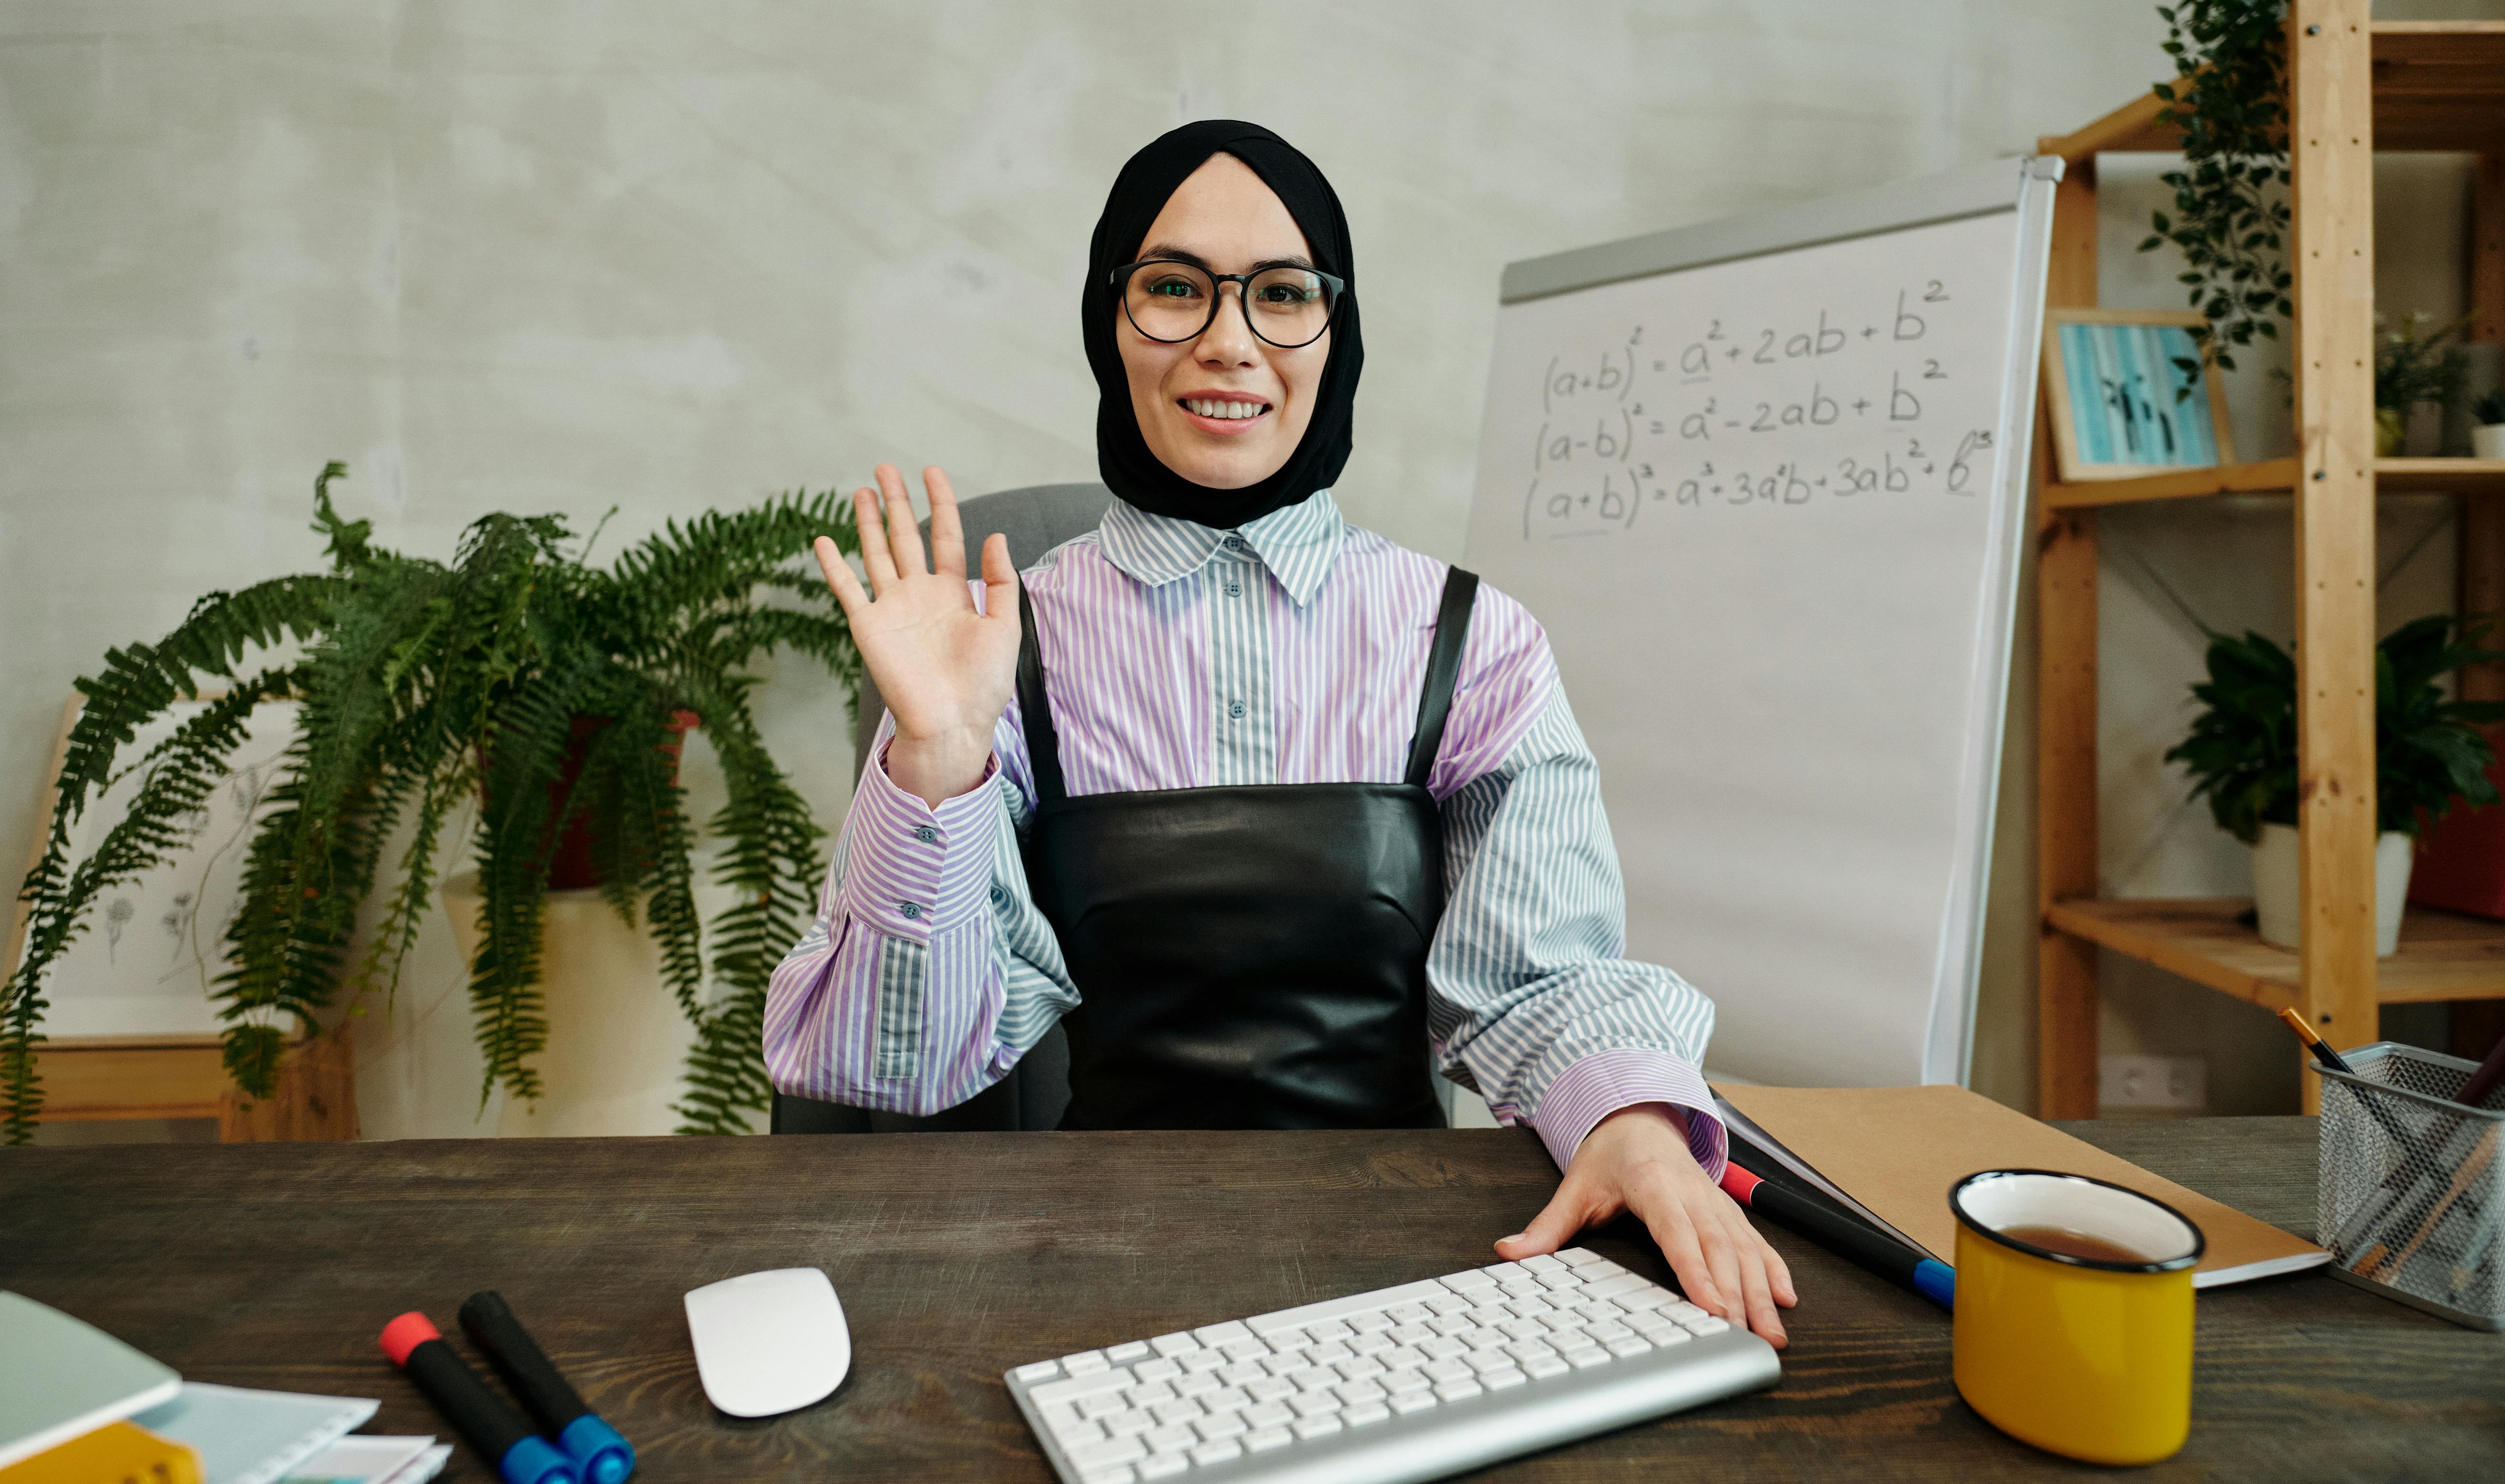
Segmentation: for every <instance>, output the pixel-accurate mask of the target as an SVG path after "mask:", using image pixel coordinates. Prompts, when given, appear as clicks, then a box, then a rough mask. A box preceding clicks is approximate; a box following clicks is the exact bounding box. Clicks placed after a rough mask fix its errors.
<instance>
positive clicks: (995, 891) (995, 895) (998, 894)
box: [992, 886, 1008, 901]
mask: <svg viewBox="0 0 2505 1484" xmlns="http://www.w3.org/2000/svg"><path fill="white" fill-rule="evenodd" d="M1007 895H1008V893H1006V892H1005V891H1002V890H1001V889H1000V888H999V887H997V886H996V887H993V888H992V900H993V901H1000V900H1001V899H1003V898H1005V897H1006V896H1007Z"/></svg>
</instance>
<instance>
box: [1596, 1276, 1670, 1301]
mask: <svg viewBox="0 0 2505 1484" xmlns="http://www.w3.org/2000/svg"><path fill="white" fill-rule="evenodd" d="M1651 1287H1652V1285H1651V1284H1650V1283H1648V1282H1646V1281H1645V1280H1643V1279H1641V1278H1639V1277H1637V1276H1636V1275H1635V1274H1633V1273H1620V1274H1618V1275H1616V1276H1615V1277H1611V1278H1604V1279H1602V1280H1601V1281H1600V1282H1598V1283H1587V1284H1585V1285H1583V1288H1582V1290H1581V1291H1582V1295H1583V1296H1584V1297H1585V1298H1615V1297H1617V1296H1618V1295H1619V1294H1621V1293H1640V1292H1641V1291H1643V1290H1645V1289H1648V1288H1651Z"/></svg>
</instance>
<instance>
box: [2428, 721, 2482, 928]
mask: <svg viewBox="0 0 2505 1484" xmlns="http://www.w3.org/2000/svg"><path fill="white" fill-rule="evenodd" d="M2487 741H2488V743H2489V745H2490V746H2493V747H2495V748H2496V750H2497V759H2496V760H2495V761H2494V762H2491V763H2489V764H2488V766H2487V781H2488V782H2490V783H2493V784H2495V785H2497V786H2498V787H2499V788H2505V726H2492V727H2489V728H2487ZM2410 901H2416V902H2421V903H2423V904H2425V905H2427V906H2431V907H2444V908H2446V909H2448V910H2450V911H2454V912H2469V913H2473V914H2475V915H2477V916H2480V917H2499V918H2505V804H2490V805H2489V806H2487V808H2485V809H2468V808H2457V809H2454V810H2453V811H2452V813H2450V814H2448V815H2446V816H2445V817H2444V819H2443V821H2442V822H2441V823H2439V824H2438V825H2436V826H2435V827H2434V828H2433V829H2431V830H2427V831H2426V832H2425V833H2424V834H2422V835H2420V836H2419V837H2418V860H2417V867H2416V868H2415V869H2414V870H2413V871H2411V873H2410Z"/></svg>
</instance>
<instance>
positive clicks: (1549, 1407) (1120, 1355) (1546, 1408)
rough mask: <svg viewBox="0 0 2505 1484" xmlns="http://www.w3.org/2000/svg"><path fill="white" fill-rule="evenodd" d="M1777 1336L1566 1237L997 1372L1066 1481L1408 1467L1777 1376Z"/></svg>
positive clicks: (1697, 1400)
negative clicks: (1421, 1278) (1568, 1243)
mask: <svg viewBox="0 0 2505 1484" xmlns="http://www.w3.org/2000/svg"><path fill="white" fill-rule="evenodd" d="M1781 1378H1782V1364H1781V1363H1780V1362H1779V1361H1778V1360H1776V1359H1775V1351H1774V1347H1773V1346H1771V1345H1768V1344H1767V1343H1766V1342H1765V1341H1763V1340H1761V1339H1759V1338H1757V1337H1756V1336H1755V1335H1753V1334H1750V1333H1749V1332H1748V1331H1747V1330H1746V1329H1743V1328H1738V1327H1735V1326H1734V1325H1730V1324H1728V1323H1726V1322H1724V1321H1722V1320H1719V1319H1715V1318H1714V1317H1712V1316H1711V1315H1710V1314H1707V1313H1706V1312H1705V1311H1704V1310H1702V1309H1700V1308H1697V1307H1696V1306H1695V1305H1693V1304H1691V1303H1688V1302H1687V1301H1686V1300H1685V1299H1682V1298H1680V1297H1679V1296H1678V1295H1677V1294H1676V1293H1673V1292H1671V1291H1669V1290H1666V1289H1662V1288H1660V1287H1658V1286H1656V1285H1654V1284H1652V1283H1650V1282H1648V1281H1646V1280H1644V1279H1642V1278H1640V1277H1638V1276H1636V1275H1635V1274H1633V1273H1630V1272H1628V1271H1627V1270H1626V1269H1624V1268H1622V1267H1619V1266H1618V1265H1617V1264H1616V1263H1614V1262H1611V1261H1609V1260H1608V1259H1607V1258H1605V1257H1602V1256H1600V1255H1598V1254H1594V1253H1590V1252H1585V1251H1583V1250H1581V1249H1579V1248H1578V1249H1575V1250H1572V1251H1570V1252H1563V1253H1559V1254H1557V1255H1556V1256H1553V1257H1532V1258H1529V1259H1527V1260H1525V1261H1522V1262H1499V1263H1498V1264H1496V1265H1495V1266H1493V1267H1484V1268H1472V1269H1470V1270H1469V1271H1467V1272H1463V1273H1455V1274H1453V1275H1451V1276H1450V1277H1447V1278H1436V1279H1429V1280H1427V1281H1425V1282H1423V1283H1409V1284H1402V1285H1401V1286H1400V1287H1398V1288H1395V1289H1379V1290H1375V1291H1374V1292H1371V1293H1353V1294H1350V1295H1349V1296H1348V1297H1346V1298H1334V1299H1329V1300H1326V1301H1325V1302H1323V1303H1318V1304H1306V1305H1304V1306H1302V1307H1301V1308H1295V1309H1282V1310H1280V1311H1279V1312H1278V1313H1276V1314H1261V1315H1255V1316H1254V1317H1253V1318H1251V1319H1247V1320H1232V1321H1229V1322H1227V1323H1225V1324H1222V1325H1203V1326H1202V1327H1200V1328H1198V1329H1194V1330H1191V1331H1189V1332H1187V1333H1186V1332H1178V1333H1174V1334H1161V1335H1158V1336H1157V1337H1156V1338H1154V1339H1149V1340H1134V1341H1132V1342H1130V1343H1129V1344H1126V1345H1111V1346H1107V1347H1106V1348H1105V1349H1103V1350H1087V1351H1081V1352H1079V1353H1078V1354H1077V1355H1075V1356H1064V1357H1062V1358H1061V1359H1059V1360H1038V1361H1036V1362H1035V1363H1034V1364H1032V1365H1021V1366H1018V1367H1017V1368H1016V1369H1014V1370H1011V1371H1010V1372H1009V1373H1008V1387H1009V1395H1010V1396H1014V1397H1015V1398H1017V1404H1018V1410H1019V1411H1021V1412H1023V1413H1025V1414H1026V1420H1027V1426H1029V1427H1031V1428H1033V1429H1034V1430H1035V1435H1036V1437H1037V1438H1038V1439H1039V1440H1040V1441H1041V1443H1042V1444H1043V1452H1044V1456H1045V1457H1046V1458H1048V1459H1050V1460H1051V1461H1052V1466H1053V1468H1054V1469H1055V1470H1056V1471H1057V1472H1059V1473H1060V1475H1061V1477H1062V1479H1063V1481H1064V1484H1146V1481H1148V1480H1155V1479H1184V1480H1186V1481H1187V1484H1231V1481H1235V1480H1245V1481H1251V1480H1289V1479H1292V1480H1295V1481H1297V1484H1342V1481H1346V1484H1408V1481H1414V1480H1423V1479H1439V1478H1443V1477H1445V1476H1446V1475H1448V1474H1453V1473H1458V1472H1461V1471H1462V1470H1464V1469H1468V1468H1476V1467H1480V1466H1485V1465H1488V1464H1492V1463H1495V1462H1496V1461H1498V1460H1499V1459H1506V1458H1512V1457H1514V1456H1515V1455H1517V1454H1523V1453H1529V1452H1531V1451H1533V1450H1535V1449H1538V1448H1546V1447H1552V1446H1554V1445H1556V1444H1558V1443H1562V1442H1569V1441H1571V1440H1573V1439H1575V1438H1578V1437H1588V1436H1590V1435H1592V1434H1593V1433H1596V1432H1605V1431H1609V1430H1610V1429H1612V1428H1621V1427H1625V1426H1626V1425H1627V1424H1629V1423H1634V1422H1641V1421H1642V1420H1644V1419H1646V1418H1650V1417H1659V1416H1661V1415H1663V1414H1664V1413H1667V1412H1675V1411H1678V1410H1680V1409H1681V1408H1684V1407H1692V1406H1699V1405H1702V1404H1703V1403H1705V1402H1709V1401H1718V1400H1720V1399H1721V1398H1723V1397H1725V1396H1737V1395H1739V1394H1740V1393H1742V1392H1750V1391H1756V1390H1759V1389H1761V1388H1764V1387H1769V1386H1772V1385H1774V1384H1775V1382H1776V1381H1778V1380H1780V1379H1781Z"/></svg>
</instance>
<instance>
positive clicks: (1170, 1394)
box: [1122, 1381, 1175, 1407]
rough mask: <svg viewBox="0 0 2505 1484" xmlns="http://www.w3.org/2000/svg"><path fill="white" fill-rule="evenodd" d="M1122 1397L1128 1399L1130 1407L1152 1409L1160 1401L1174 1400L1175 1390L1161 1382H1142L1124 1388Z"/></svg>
mask: <svg viewBox="0 0 2505 1484" xmlns="http://www.w3.org/2000/svg"><path fill="white" fill-rule="evenodd" d="M1122 1395H1123V1396H1126V1397H1128V1398H1130V1402H1131V1405H1133V1406H1135V1407H1152V1406H1155V1405H1156V1404H1157V1403H1158V1402H1160V1401H1172V1400H1174V1398H1175V1389H1174V1388H1173V1387H1171V1386H1168V1385H1166V1384H1165V1383H1164V1382H1162V1381H1143V1382H1141V1383H1140V1384H1138V1385H1137V1386H1128V1387H1124V1388H1123V1389H1122Z"/></svg>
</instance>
